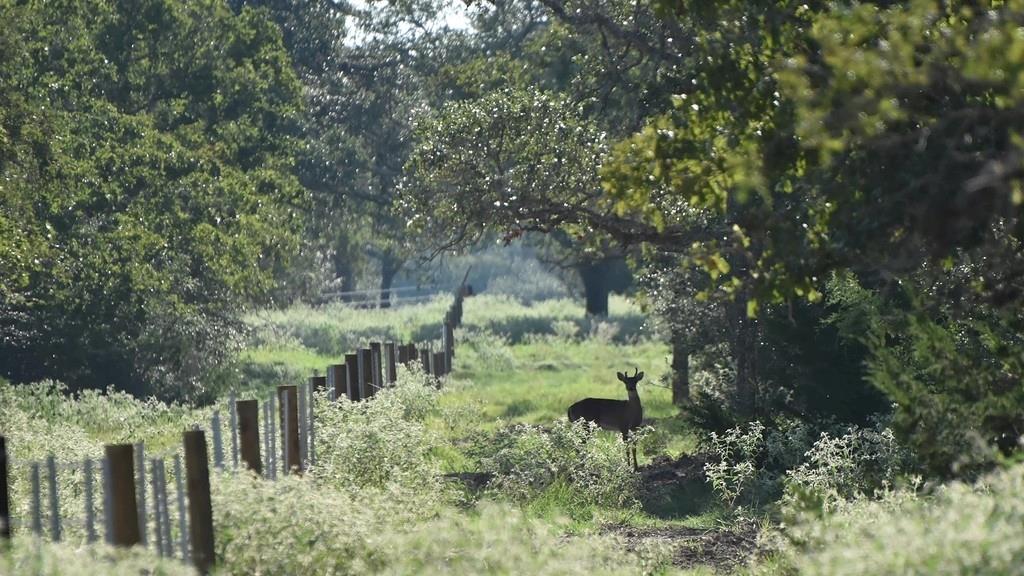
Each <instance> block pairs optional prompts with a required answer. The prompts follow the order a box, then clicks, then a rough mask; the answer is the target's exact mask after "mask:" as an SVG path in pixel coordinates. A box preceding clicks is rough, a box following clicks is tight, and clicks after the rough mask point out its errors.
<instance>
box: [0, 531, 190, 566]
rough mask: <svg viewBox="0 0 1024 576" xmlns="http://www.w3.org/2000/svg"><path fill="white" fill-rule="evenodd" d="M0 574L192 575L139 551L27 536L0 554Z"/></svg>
mask: <svg viewBox="0 0 1024 576" xmlns="http://www.w3.org/2000/svg"><path fill="white" fill-rule="evenodd" d="M0 574H5V575H7V574H10V575H16V574H26V575H27V574H31V575H32V576H139V575H140V574H147V575H150V576H194V575H195V574H197V573H196V571H195V570H193V569H192V568H191V567H190V566H188V565H186V564H183V563H182V562H181V561H179V560H173V559H164V558H160V557H159V556H157V555H156V553H155V552H151V551H149V550H144V549H142V548H138V547H136V548H131V549H124V548H114V547H111V546H106V545H104V544H96V545H93V546H81V547H80V546H76V545H73V544H68V543H52V542H45V541H42V540H38V539H36V538H33V537H30V536H18V537H15V538H14V541H13V545H12V547H11V550H10V551H6V552H4V553H0Z"/></svg>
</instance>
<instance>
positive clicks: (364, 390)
mask: <svg viewBox="0 0 1024 576" xmlns="http://www.w3.org/2000/svg"><path fill="white" fill-rule="evenodd" d="M463 298H464V289H463V288H462V287H460V289H459V292H458V293H457V294H456V297H455V301H454V302H453V303H452V306H451V308H450V309H449V311H448V313H447V314H446V315H445V322H444V324H443V326H442V333H441V345H442V350H441V351H439V352H433V351H431V350H430V348H429V345H427V346H425V347H424V348H422V349H418V348H417V346H416V344H414V343H409V344H396V343H395V342H385V343H382V342H371V343H370V347H369V348H361V349H358V350H357V351H356V352H355V353H353V354H346V355H345V363H343V364H332V365H330V366H328V368H327V375H326V376H313V377H310V378H309V380H308V382H307V386H308V387H307V386H303V387H302V389H301V391H300V390H299V387H298V386H278V388H277V394H272V395H271V396H270V397H269V398H268V401H267V402H266V403H264V404H263V406H262V408H263V415H264V431H263V432H264V436H263V444H264V445H263V454H265V455H266V456H265V460H264V459H263V454H261V450H260V429H259V426H260V422H259V410H260V408H261V406H260V402H259V401H258V400H236V397H235V393H234V392H231V393H230V396H229V406H231V412H230V413H229V418H230V422H229V428H230V430H231V463H232V466H233V468H235V469H237V468H238V463H239V457H241V461H242V463H243V464H244V465H245V466H246V467H247V468H248V469H249V470H252V471H253V472H255V473H256V474H264V475H265V476H266V477H268V478H270V479H273V478H276V465H277V462H276V451H277V446H276V444H277V430H276V421H277V420H280V422H281V450H282V455H283V458H282V459H283V463H282V464H283V469H284V471H285V473H286V474H287V473H301V472H302V471H304V470H305V468H306V466H307V464H312V463H315V460H316V451H315V437H316V432H315V420H314V410H313V408H314V397H315V392H316V391H317V390H324V389H327V390H328V391H329V392H331V393H333V394H331V395H332V396H333V398H334V399H338V398H341V397H342V396H343V395H347V396H348V398H349V399H350V400H352V401H359V400H362V399H365V398H369V397H371V396H373V395H374V394H375V393H376V392H377V390H379V389H381V388H384V387H386V386H392V385H394V384H395V383H396V382H397V380H398V367H397V365H398V364H408V363H410V362H416V361H419V362H420V363H421V364H422V366H423V369H424V371H425V372H427V373H428V374H432V375H433V376H435V377H441V376H443V375H445V374H449V373H451V370H452V358H453V357H454V356H455V346H454V343H455V338H454V329H455V328H456V327H458V326H459V325H460V324H461V320H462V304H463ZM278 402H279V405H277V404H278ZM275 412H278V415H279V418H275V417H274V413H275ZM210 424H211V428H212V433H213V444H214V446H213V451H214V461H215V465H216V466H217V467H218V468H221V469H223V467H224V454H223V446H222V442H221V429H220V413H219V412H214V413H213V415H212V418H211V422H210ZM184 444H185V463H186V466H185V468H186V472H187V486H188V495H189V503H190V505H189V506H188V517H187V518H186V506H185V500H184V494H185V490H184V487H183V479H185V478H186V476H185V475H183V474H182V465H181V456H180V455H175V457H174V476H175V483H176V496H177V508H178V521H179V530H178V532H179V538H180V541H179V543H178V544H179V546H178V547H179V548H180V549H181V553H182V558H183V559H185V560H186V561H188V560H189V559H190V558H191V559H192V560H194V565H195V566H196V568H197V569H198V570H199V571H200V573H203V574H205V573H208V571H209V570H210V568H211V567H212V566H213V564H214V546H213V516H212V507H211V506H212V505H211V500H210V493H209V488H210V479H209V457H208V454H207V444H206V437H205V435H204V432H203V431H201V430H190V431H186V432H185V433H184ZM104 450H105V458H104V459H103V460H102V461H101V472H102V475H101V476H102V477H101V482H102V488H103V514H104V526H105V530H104V535H105V539H106V541H107V542H108V543H110V544H112V545H116V546H133V545H136V544H142V545H143V546H145V545H146V542H147V528H148V526H147V524H148V515H147V508H146V465H145V464H146V459H145V447H144V445H143V444H142V443H138V444H135V445H131V444H113V445H107V446H105V448H104ZM82 464H83V475H84V491H85V493H84V497H85V502H84V504H85V523H84V527H85V536H86V540H87V542H89V543H92V542H95V541H96V540H97V538H98V534H97V531H96V526H95V500H94V490H95V488H94V487H95V479H94V461H93V460H91V459H88V458H86V459H84V460H83V462H82ZM46 468H47V476H48V478H47V480H48V494H47V496H48V501H49V507H50V510H49V512H50V518H49V520H50V521H49V531H50V536H51V539H52V540H53V541H55V542H56V541H60V540H61V538H62V527H61V518H60V500H59V494H58V486H57V466H56V461H55V459H54V457H53V456H52V455H51V456H49V457H47V459H46ZM30 469H31V479H30V481H31V497H32V502H31V513H32V521H31V529H32V532H33V533H35V534H36V535H37V536H41V535H42V532H43V527H42V494H41V481H40V480H41V478H40V465H39V463H38V462H33V463H32V465H31V467H30ZM150 477H151V482H152V491H153V492H152V498H153V511H154V513H155V514H156V516H155V519H154V528H155V532H154V535H155V539H154V546H155V548H156V551H157V552H158V553H159V554H160V555H162V556H173V554H174V542H173V541H172V537H171V518H170V506H169V504H168V499H167V473H166V467H165V464H164V461H163V460H161V459H157V458H153V459H151V460H150ZM9 478H10V471H9V458H8V454H7V443H6V439H5V438H4V437H3V436H0V543H3V541H10V539H11V534H12V520H11V512H10V483H9ZM186 534H189V535H190V537H191V538H190V539H191V550H190V547H189V545H188V542H187V541H186Z"/></svg>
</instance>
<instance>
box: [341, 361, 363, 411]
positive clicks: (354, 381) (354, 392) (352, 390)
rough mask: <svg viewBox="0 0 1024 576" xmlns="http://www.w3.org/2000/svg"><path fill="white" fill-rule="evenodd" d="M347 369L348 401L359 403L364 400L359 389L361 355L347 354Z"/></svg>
mask: <svg viewBox="0 0 1024 576" xmlns="http://www.w3.org/2000/svg"><path fill="white" fill-rule="evenodd" d="M345 367H346V372H347V373H348V376H347V377H346V382H347V384H346V386H347V388H348V399H349V400H351V401H353V402H358V401H359V400H362V399H363V397H362V395H361V390H360V389H359V354H345Z"/></svg>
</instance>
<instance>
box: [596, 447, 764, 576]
mask: <svg viewBox="0 0 1024 576" xmlns="http://www.w3.org/2000/svg"><path fill="white" fill-rule="evenodd" d="M706 461H707V460H706V458H705V457H704V456H703V455H701V454H696V455H686V456H681V457H680V458H677V459H675V460H673V459H670V458H668V457H665V456H662V457H658V458H655V459H654V461H653V462H651V464H649V465H647V466H644V467H642V468H641V469H640V473H641V476H642V478H643V485H644V492H645V494H646V495H647V496H646V497H647V498H649V499H651V500H652V502H651V506H652V507H653V508H655V509H656V508H657V507H658V506H659V500H660V501H662V503H663V502H669V503H671V502H672V500H673V499H674V498H676V499H679V498H681V499H683V500H688V499H689V500H704V501H705V502H706V501H707V500H708V499H710V498H713V496H712V495H711V493H710V491H708V490H707V483H706V480H705V478H704V464H705V462H706ZM680 492H683V493H689V494H687V495H685V496H682V497H680V494H679V493H680ZM695 492H696V494H693V493H695ZM686 504H687V506H688V507H692V506H695V505H696V503H695V502H693V501H691V502H687V503H686ZM648 511H649V512H653V511H654V510H650V509H649V510H648ZM680 511H681V509H680ZM679 515H680V516H684V514H682V513H680V514H679ZM666 519H670V517H666ZM604 531H605V532H606V533H612V534H615V535H617V536H618V537H620V538H622V539H624V540H625V541H626V545H627V547H628V549H630V550H635V549H637V548H638V547H640V546H641V545H642V544H643V543H644V542H645V541H650V540H655V541H660V542H661V543H663V544H665V545H667V546H669V547H670V549H671V550H672V564H673V565H675V566H677V567H679V568H695V567H698V566H709V567H711V568H713V569H714V570H715V571H717V572H723V573H728V572H730V571H732V570H733V569H735V568H736V567H738V566H740V565H742V564H745V563H746V562H747V560H748V559H749V558H750V557H751V556H752V555H754V554H755V553H756V548H757V530H756V528H755V527H754V526H752V525H748V526H739V527H730V528H690V527H685V526H663V527H638V526H628V525H622V526H606V527H605V528H604Z"/></svg>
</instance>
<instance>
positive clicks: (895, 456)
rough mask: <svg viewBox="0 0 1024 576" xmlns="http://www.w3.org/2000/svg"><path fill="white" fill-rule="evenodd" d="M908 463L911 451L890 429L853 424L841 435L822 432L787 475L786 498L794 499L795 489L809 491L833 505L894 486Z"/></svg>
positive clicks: (828, 505)
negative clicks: (799, 462) (907, 450)
mask: <svg viewBox="0 0 1024 576" xmlns="http://www.w3.org/2000/svg"><path fill="white" fill-rule="evenodd" d="M908 463H909V454H908V453H907V452H906V450H904V449H903V448H902V447H901V446H900V445H899V444H898V443H897V442H896V437H895V436H894V435H893V432H892V430H890V429H889V428H881V429H880V430H873V429H870V428H867V429H866V428H860V427H858V426H853V427H851V428H849V429H848V431H847V432H846V433H845V434H843V435H841V436H830V435H829V434H828V433H827V432H822V433H821V437H820V438H819V439H818V441H817V442H815V443H814V446H813V447H811V449H810V450H808V451H807V454H806V460H805V461H804V463H802V464H800V466H798V467H797V468H795V469H793V470H791V471H790V472H789V473H788V474H787V481H788V484H789V486H788V491H787V497H786V499H787V500H788V501H790V502H792V500H793V496H794V492H795V491H800V490H803V491H810V492H813V493H814V494H815V495H816V496H817V497H818V498H820V499H821V501H822V503H823V505H824V506H825V507H826V508H832V507H834V506H836V505H837V502H839V501H841V500H849V499H852V498H855V497H861V496H865V495H871V494H873V493H874V492H875V491H876V490H880V489H883V488H887V487H891V486H893V485H894V484H895V482H896V480H897V477H898V475H899V474H901V473H902V472H903V471H904V470H905V469H906V468H907V465H908Z"/></svg>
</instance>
